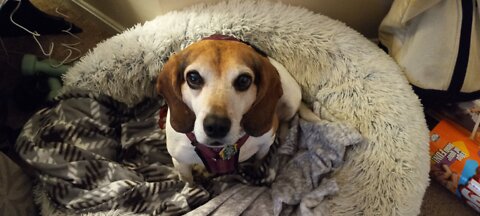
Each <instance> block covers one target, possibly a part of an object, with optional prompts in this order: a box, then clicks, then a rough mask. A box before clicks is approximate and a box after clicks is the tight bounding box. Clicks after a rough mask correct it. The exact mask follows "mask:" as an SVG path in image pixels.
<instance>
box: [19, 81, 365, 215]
mask: <svg viewBox="0 0 480 216" xmlns="http://www.w3.org/2000/svg"><path fill="white" fill-rule="evenodd" d="M163 105H164V104H163V101H162V100H161V99H158V100H153V99H148V100H145V101H143V102H141V103H139V104H137V105H136V106H134V107H129V106H127V105H125V104H123V103H121V102H118V101H115V100H114V99H112V98H111V97H108V96H105V95H101V94H96V93H92V92H89V91H85V90H79V89H72V90H70V91H67V92H66V93H65V94H63V95H62V96H60V97H58V98H57V101H56V102H55V104H53V105H52V106H51V107H48V108H45V109H43V110H41V111H39V112H38V113H36V114H35V115H34V116H33V117H32V118H31V119H30V120H29V122H28V123H27V124H26V125H25V127H24V128H23V131H22V133H21V134H20V136H19V138H18V141H17V144H16V150H17V151H18V153H19V154H20V156H21V157H22V158H23V159H24V160H25V161H26V162H27V163H28V164H29V165H31V166H32V167H33V168H35V170H36V171H37V176H38V187H39V188H40V191H42V192H44V195H46V196H47V197H48V200H50V202H51V203H52V205H54V206H55V208H56V209H57V211H59V212H62V214H63V215H78V214H84V213H95V212H101V211H109V210H112V209H118V211H120V212H130V213H132V212H133V213H144V214H151V215H179V214H185V213H188V214H189V215H240V214H243V215H279V214H282V215H291V214H304V215H308V214H316V215H318V213H319V212H321V211H322V209H321V207H320V206H321V205H320V203H321V201H322V200H323V199H324V197H325V196H329V195H333V194H335V192H336V191H337V186H336V184H335V181H334V180H333V179H329V178H328V174H329V173H331V172H332V171H333V170H335V169H336V168H338V167H339V166H340V165H341V164H342V162H343V155H344V152H345V148H346V147H347V146H349V145H353V144H356V143H359V142H361V140H362V137H361V135H360V134H359V133H358V132H357V131H356V130H355V129H353V128H351V127H348V126H346V125H344V124H341V123H338V122H328V121H321V122H308V121H305V120H302V119H300V118H298V117H296V118H295V119H294V120H292V122H291V125H290V130H289V133H288V135H287V136H286V137H284V138H283V139H277V142H276V143H275V144H274V145H273V146H272V149H271V151H270V153H269V154H268V156H267V157H266V158H265V159H264V160H263V161H262V163H255V162H252V161H246V162H244V163H241V164H240V167H239V170H238V172H237V173H236V174H233V175H226V176H220V177H212V176H208V175H205V174H204V173H202V172H200V171H199V172H197V173H196V179H197V180H198V182H199V184H198V185H195V186H187V185H186V184H185V183H184V182H182V181H180V180H179V179H178V176H177V174H176V172H175V170H174V169H173V165H172V162H171V157H170V156H169V154H168V152H167V150H166V145H165V132H164V131H163V130H162V129H161V128H159V126H158V121H159V118H160V117H159V115H158V113H159V110H160V108H161V107H162V106H163ZM280 140H281V141H280ZM44 213H45V212H44ZM57 213H58V212H57ZM62 214H59V215H62Z"/></svg>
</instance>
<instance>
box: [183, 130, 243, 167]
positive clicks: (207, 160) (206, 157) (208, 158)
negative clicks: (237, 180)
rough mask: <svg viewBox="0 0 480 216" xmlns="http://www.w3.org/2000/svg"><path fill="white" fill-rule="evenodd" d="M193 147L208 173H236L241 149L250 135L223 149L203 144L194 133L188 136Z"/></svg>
mask: <svg viewBox="0 0 480 216" xmlns="http://www.w3.org/2000/svg"><path fill="white" fill-rule="evenodd" d="M186 135H187V137H188V139H189V140H190V142H191V143H192V145H193V146H195V152H197V155H198V156H199V157H200V159H202V162H203V165H205V168H207V170H208V172H210V173H212V174H215V175H224V174H230V173H234V172H235V170H236V169H237V167H238V157H239V155H240V148H241V147H242V146H243V144H244V143H245V142H246V141H247V139H248V137H249V136H248V135H247V134H245V135H244V136H242V137H241V138H240V139H238V141H237V142H236V143H235V144H233V145H227V146H223V147H209V146H206V145H204V144H201V143H199V142H198V141H197V139H196V138H195V134H193V133H192V132H190V133H187V134H186Z"/></svg>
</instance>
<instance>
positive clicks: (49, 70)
mask: <svg viewBox="0 0 480 216" xmlns="http://www.w3.org/2000/svg"><path fill="white" fill-rule="evenodd" d="M58 64H59V63H58V62H57V61H55V60H49V59H45V60H42V61H39V60H38V59H37V57H36V56H34V55H31V54H25V55H24V56H23V59H22V73H23V74H24V75H27V76H34V75H37V74H39V73H43V74H45V75H47V76H54V77H61V76H62V74H64V73H65V72H66V71H67V70H68V69H69V68H70V66H67V65H61V66H58V67H53V66H52V65H58Z"/></svg>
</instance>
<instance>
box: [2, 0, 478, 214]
mask: <svg viewBox="0 0 480 216" xmlns="http://www.w3.org/2000/svg"><path fill="white" fill-rule="evenodd" d="M31 2H32V3H33V4H34V5H35V6H36V7H37V8H39V9H40V10H42V11H44V12H46V13H48V14H51V15H54V16H63V15H60V13H62V14H64V15H66V16H67V18H65V19H66V20H67V21H69V22H71V23H74V24H75V25H76V26H78V27H79V28H81V29H82V32H81V33H78V34H75V35H76V36H78V37H79V39H77V38H75V37H73V36H70V35H68V34H52V35H42V36H40V37H39V42H40V43H41V44H42V46H43V47H45V48H47V47H48V46H49V44H50V43H52V42H53V43H54V49H53V52H52V55H51V58H52V59H56V60H63V59H65V57H66V56H67V54H68V49H67V48H66V47H64V46H61V43H77V42H80V44H78V45H76V46H75V48H76V49H78V50H79V51H74V52H73V53H72V57H75V56H81V55H84V54H85V53H86V52H88V50H90V49H92V48H93V47H95V45H96V44H97V43H99V42H100V41H102V40H105V39H107V38H109V37H111V36H113V35H114V34H115V33H114V32H112V31H111V30H109V29H108V28H107V27H106V26H105V25H104V24H102V23H101V22H99V21H98V20H97V19H96V18H94V17H93V16H91V15H89V14H87V13H86V12H84V11H83V10H82V9H80V8H79V7H78V6H76V5H74V3H72V2H71V1H62V0H31ZM57 11H58V12H57ZM0 39H1V40H0V43H1V44H0V149H1V150H2V151H4V152H10V153H9V156H11V157H13V158H15V155H14V153H13V152H11V145H13V144H12V143H13V142H14V140H15V138H16V135H17V134H18V132H19V129H20V128H21V127H22V125H23V124H24V123H25V122H26V121H27V120H28V118H29V117H30V116H31V115H32V114H33V113H34V112H35V111H36V110H38V109H39V108H41V107H42V106H44V105H45V103H44V100H43V98H45V94H46V92H45V90H42V89H41V88H42V85H41V84H39V83H38V82H35V80H30V79H28V80H26V79H25V77H23V76H22V75H21V70H20V64H21V60H22V57H23V55H24V54H34V55H36V56H38V57H39V58H40V59H44V58H46V57H45V56H43V55H42V52H41V50H40V48H39V46H38V45H37V44H36V42H35V40H34V39H33V38H32V37H31V36H30V35H27V36H17V37H1V38H0ZM420 215H422V216H429V215H432V216H443V215H444V216H447V215H448V216H450V215H462V216H469V215H478V214H477V213H476V212H475V211H474V210H473V209H472V208H470V207H468V206H466V205H465V204H463V203H461V202H460V201H459V200H457V198H456V197H455V196H454V195H453V194H451V193H450V192H449V191H447V190H446V189H444V188H443V187H442V186H441V185H439V184H438V183H436V182H433V181H432V182H431V184H430V186H429V187H428V188H427V192H426V194H425V197H424V200H423V204H422V209H421V214H420Z"/></svg>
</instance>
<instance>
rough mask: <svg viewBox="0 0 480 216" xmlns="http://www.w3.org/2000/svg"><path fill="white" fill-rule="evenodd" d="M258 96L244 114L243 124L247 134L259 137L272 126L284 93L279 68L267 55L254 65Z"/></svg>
mask: <svg viewBox="0 0 480 216" xmlns="http://www.w3.org/2000/svg"><path fill="white" fill-rule="evenodd" d="M254 72H255V84H256V86H257V97H256V99H255V102H253V105H252V107H250V109H249V110H248V111H247V112H246V113H245V114H244V115H243V118H242V121H241V125H242V127H243V129H244V130H245V132H247V134H249V135H251V136H254V137H258V136H261V135H262V134H264V133H266V132H268V131H269V130H270V129H271V128H272V124H273V118H274V116H275V109H276V107H277V102H278V100H279V99H280V97H281V96H282V95H283V90H282V83H281V80H280V75H279V74H278V71H277V69H276V68H275V67H274V66H273V65H272V64H271V63H270V61H269V60H268V59H267V58H265V57H260V58H259V61H258V62H257V63H256V64H255V66H254Z"/></svg>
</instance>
